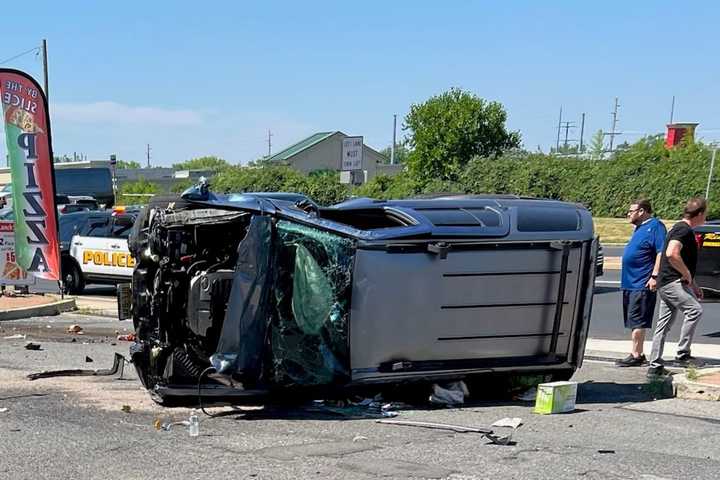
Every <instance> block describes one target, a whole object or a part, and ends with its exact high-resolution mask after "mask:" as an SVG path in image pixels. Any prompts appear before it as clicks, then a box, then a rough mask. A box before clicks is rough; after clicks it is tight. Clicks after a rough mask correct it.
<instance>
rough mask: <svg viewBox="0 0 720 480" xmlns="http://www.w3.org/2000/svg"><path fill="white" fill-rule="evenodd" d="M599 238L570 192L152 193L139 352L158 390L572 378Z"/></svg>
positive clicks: (193, 397)
mask: <svg viewBox="0 0 720 480" xmlns="http://www.w3.org/2000/svg"><path fill="white" fill-rule="evenodd" d="M596 246H597V243H596V241H595V239H594V235H593V228H592V219H591V216H590V213H589V212H588V211H587V210H586V209H585V208H583V207H581V206H578V205H576V204H570V203H563V202H558V201H551V200H530V199H518V198H514V197H494V196H463V197H448V198H442V199H430V200H397V201H375V200H371V199H356V200H352V201H348V202H345V203H342V204H339V205H336V206H334V207H331V208H319V207H317V205H315V204H314V203H313V202H312V201H311V200H309V199H305V200H303V199H301V200H299V201H287V200H282V199H279V198H277V197H276V198H273V195H265V196H263V195H253V194H244V195H234V196H233V195H231V196H225V197H217V196H215V195H213V194H212V193H211V192H208V191H207V190H206V189H204V188H202V187H200V188H197V189H194V190H192V191H188V192H186V193H185V194H184V195H183V198H182V199H178V201H169V202H165V204H164V205H160V204H157V203H156V204H155V205H153V204H152V203H151V205H150V206H149V207H148V208H147V209H145V210H144V211H143V212H142V213H141V214H140V215H139V217H138V220H137V222H136V223H135V226H134V228H133V233H132V235H131V238H130V239H129V247H130V251H131V253H132V255H133V256H134V257H135V259H136V261H137V264H136V267H135V271H134V274H133V281H132V308H133V322H134V325H135V329H136V334H137V340H136V342H135V343H134V344H133V345H132V346H131V349H130V351H131V356H132V362H133V365H135V367H136V369H137V371H138V374H139V376H140V378H141V380H142V382H143V385H144V386H145V387H146V388H147V389H148V390H149V391H150V392H151V394H152V396H153V398H154V399H155V400H156V401H159V402H180V403H182V402H196V401H197V400H198V395H199V394H201V395H202V398H203V399H204V400H203V401H204V402H210V401H219V400H226V401H232V402H234V403H243V402H254V401H258V399H259V398H262V397H264V396H266V395H270V394H272V393H277V392H282V391H286V392H287V391H289V390H296V389H299V390H301V391H302V390H308V389H309V390H312V391H317V390H318V389H321V390H322V389H332V390H337V389H339V388H341V389H346V388H354V387H361V386H362V387H379V386H382V385H388V384H398V383H405V382H426V381H429V380H432V381H440V380H451V379H462V378H474V376H476V375H479V374H484V373H488V372H515V373H517V372H526V373H543V374H548V375H552V376H553V378H555V379H567V378H569V377H570V376H571V375H572V374H573V372H574V371H575V369H577V368H578V367H580V366H581V364H582V359H583V353H584V349H585V341H586V337H587V332H588V326H589V321H590V311H591V306H592V287H593V284H594V274H595V261H596V258H595V251H596V248H597V247H596ZM120 301H122V299H121V300H120ZM209 373H212V375H209Z"/></svg>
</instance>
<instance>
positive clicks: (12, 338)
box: [3, 333, 25, 340]
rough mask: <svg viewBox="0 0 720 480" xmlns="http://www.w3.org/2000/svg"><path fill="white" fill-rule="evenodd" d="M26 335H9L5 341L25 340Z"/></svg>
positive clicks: (4, 338)
mask: <svg viewBox="0 0 720 480" xmlns="http://www.w3.org/2000/svg"><path fill="white" fill-rule="evenodd" d="M24 339H25V335H24V334H22V333H18V334H15V335H8V336H7V337H3V340H24Z"/></svg>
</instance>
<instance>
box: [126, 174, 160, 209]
mask: <svg viewBox="0 0 720 480" xmlns="http://www.w3.org/2000/svg"><path fill="white" fill-rule="evenodd" d="M159 192H160V187H159V186H158V185H157V184H155V183H152V182H149V181H147V180H145V179H144V178H143V177H140V178H139V179H138V180H137V181H135V182H128V183H124V184H122V185H121V186H120V192H119V195H118V204H121V205H138V204H145V203H147V202H148V201H149V200H150V198H151V197H152V195H153V194H156V193H159Z"/></svg>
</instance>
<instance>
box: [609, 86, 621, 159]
mask: <svg viewBox="0 0 720 480" xmlns="http://www.w3.org/2000/svg"><path fill="white" fill-rule="evenodd" d="M619 106H620V104H619V103H618V98H617V97H615V108H613V113H612V119H613V120H612V131H611V132H610V151H611V152H612V149H613V142H614V141H615V135H617V133H615V127H617V111H618V107H619Z"/></svg>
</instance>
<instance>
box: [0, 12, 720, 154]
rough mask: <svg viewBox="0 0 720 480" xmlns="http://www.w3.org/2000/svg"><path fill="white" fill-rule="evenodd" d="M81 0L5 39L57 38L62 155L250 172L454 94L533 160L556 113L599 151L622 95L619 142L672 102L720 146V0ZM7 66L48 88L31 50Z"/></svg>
mask: <svg viewBox="0 0 720 480" xmlns="http://www.w3.org/2000/svg"><path fill="white" fill-rule="evenodd" d="M70 3H71V2H49V1H48V2H34V3H29V4H21V3H12V2H11V3H8V4H7V5H4V6H3V9H2V10H3V24H2V28H1V29H0V35H1V37H2V39H3V41H2V42H1V43H0V61H2V60H4V59H6V58H9V57H12V56H13V55H15V54H17V53H20V52H22V51H25V50H28V49H29V48H32V47H33V46H35V45H39V44H40V42H41V39H42V38H47V40H48V51H49V57H50V58H49V64H50V109H51V114H52V122H53V123H52V126H53V136H54V150H55V153H56V155H63V154H65V155H70V156H72V154H73V152H78V153H82V154H85V155H87V156H88V158H91V159H96V158H107V156H108V155H109V154H110V153H117V154H118V156H119V158H122V159H126V160H136V161H140V162H142V163H144V159H145V145H146V144H147V143H150V144H151V147H152V159H151V161H152V163H153V164H154V165H170V164H172V163H176V162H179V161H183V160H186V159H188V158H192V157H196V156H201V155H218V156H222V157H223V158H225V159H227V160H228V161H230V162H233V163H239V162H242V163H245V162H247V161H250V160H253V159H255V158H258V157H260V156H262V155H264V154H266V153H267V131H268V129H270V130H272V132H273V137H272V143H273V151H279V150H280V149H281V148H283V147H285V146H287V145H288V144H291V143H293V142H295V141H297V140H299V139H301V138H302V137H304V136H306V135H309V134H311V133H313V132H316V131H325V130H342V131H343V132H345V133H347V134H350V135H363V136H364V137H365V142H366V143H367V144H369V145H371V146H373V147H375V148H378V149H380V148H383V147H385V146H387V145H389V144H390V143H391V141H392V115H393V114H398V121H399V122H398V123H399V124H400V125H401V124H402V121H401V120H402V118H403V117H404V116H405V114H406V113H407V111H408V109H409V106H410V105H411V104H412V103H418V102H422V101H424V100H425V99H427V98H428V97H430V96H432V95H435V94H438V93H441V92H443V91H444V90H446V89H448V88H450V87H453V86H456V87H461V88H464V89H467V90H470V91H472V92H474V93H475V94H477V95H479V96H481V97H483V98H486V99H491V100H498V101H500V102H502V103H503V104H504V105H505V107H506V109H507V111H508V125H509V127H510V128H511V129H514V130H519V131H520V132H521V134H522V137H523V142H524V145H525V147H526V148H528V149H531V150H535V149H537V148H538V146H539V147H540V148H541V149H543V150H544V151H547V150H548V148H549V147H550V146H551V145H553V144H554V142H555V138H556V126H557V121H558V110H559V108H560V106H561V105H563V109H564V112H565V117H566V119H567V120H570V121H575V122H577V123H578V124H579V121H580V115H581V113H582V112H585V113H586V128H585V132H586V134H585V138H586V141H588V140H589V137H590V135H591V134H592V133H593V132H594V131H596V130H598V129H600V128H602V129H605V130H608V129H609V127H610V112H611V110H612V104H613V100H614V97H616V96H617V97H619V98H620V104H621V108H620V113H619V118H620V123H619V128H620V130H621V131H624V132H626V135H625V136H623V137H620V139H621V141H622V140H628V141H634V140H636V139H637V138H639V137H640V136H641V135H643V134H646V133H657V132H661V131H663V130H664V125H665V123H667V121H668V119H669V114H670V104H671V99H672V96H673V95H675V96H676V108H675V120H676V121H695V122H699V123H700V127H699V132H698V134H699V136H700V137H702V138H703V139H705V140H716V139H720V111H718V106H719V102H718V100H719V98H718V88H717V87H718V85H720V63H718V62H717V60H716V59H717V47H718V45H719V42H718V39H717V34H716V33H715V32H716V26H717V23H718V20H719V19H720V16H719V14H720V3H718V2H711V1H707V2H696V3H692V4H682V3H677V2H669V1H632V2H628V1H625V2H615V1H604V2H594V3H591V2H571V1H557V2H537V1H496V2H491V1H486V2H480V1H477V2H461V1H457V2H403V1H396V2H387V1H384V2H380V1H365V2H356V3H354V4H350V3H347V2H343V3H341V2H329V1H328V2H275V1H270V0H268V1H266V2H262V3H260V2H257V3H255V2H237V1H235V2H208V3H206V4H202V3H200V2H183V1H176V2H160V1H157V2H150V1H147V0H146V1H145V2H135V1H124V2H72V6H70V5H69V4H70ZM3 66H5V67H13V68H19V69H22V70H26V71H28V72H29V73H31V74H33V75H34V76H35V77H36V78H37V79H38V80H40V79H41V78H42V69H41V63H40V60H39V57H36V56H34V55H26V56H23V57H21V58H18V59H16V60H13V61H11V62H9V63H6V64H4V65H3ZM402 135H403V133H402V132H400V137H402ZM577 135H579V131H577V132H576V133H575V135H574V136H575V137H577ZM571 136H572V134H571ZM0 153H1V154H2V157H0V158H3V157H4V145H3V146H2V147H0Z"/></svg>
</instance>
